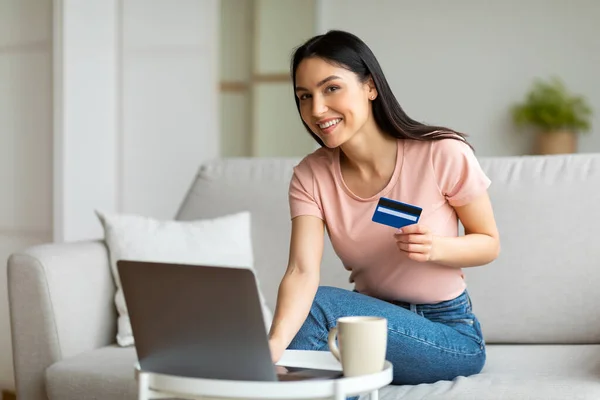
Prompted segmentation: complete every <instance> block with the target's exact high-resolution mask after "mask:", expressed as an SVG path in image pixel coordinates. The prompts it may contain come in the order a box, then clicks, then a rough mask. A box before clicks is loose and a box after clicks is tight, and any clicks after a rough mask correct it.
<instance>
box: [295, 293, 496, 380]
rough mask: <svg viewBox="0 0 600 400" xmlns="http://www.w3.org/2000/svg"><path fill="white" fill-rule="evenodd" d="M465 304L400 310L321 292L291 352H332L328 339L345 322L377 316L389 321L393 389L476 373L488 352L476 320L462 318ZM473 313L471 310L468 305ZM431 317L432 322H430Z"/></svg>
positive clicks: (376, 301)
mask: <svg viewBox="0 0 600 400" xmlns="http://www.w3.org/2000/svg"><path fill="white" fill-rule="evenodd" d="M461 301H462V299H461V298H460V297H459V298H457V299H455V300H451V301H450V302H443V303H440V304H439V305H438V306H437V307H435V306H432V307H430V308H428V307H427V306H417V308H416V310H415V311H414V312H413V311H410V310H408V309H405V308H403V307H401V306H398V305H394V304H391V303H389V302H386V301H383V300H379V299H376V298H373V297H369V296H366V295H362V294H360V293H356V292H352V291H349V290H345V289H339V288H333V287H320V288H319V290H318V291H317V295H316V296H315V300H314V302H313V305H312V307H311V310H310V313H309V315H308V317H307V319H306V321H305V322H304V324H303V326H302V328H301V329H300V331H299V332H298V334H297V335H296V337H295V338H294V340H293V341H292V343H291V344H290V347H289V348H293V349H306V350H328V345H327V335H328V332H329V330H330V329H331V328H332V327H334V326H335V324H336V320H337V319H338V318H340V317H343V316H355V315H373V316H380V317H384V318H386V319H387V320H388V348H387V354H386V358H387V359H388V360H389V361H390V362H392V364H393V365H394V383H395V384H418V383H428V382H435V381H438V380H441V379H453V378H454V377H456V376H459V375H471V374H473V373H477V372H479V371H480V370H481V368H482V367H483V363H484V361H485V347H484V343H483V340H482V339H481V335H480V332H478V331H477V330H478V323H477V324H475V323H470V322H469V321H470V320H474V321H476V318H475V316H474V315H471V314H469V315H462V314H460V312H459V308H460V307H464V305H461ZM468 304H469V307H470V303H468ZM428 317H429V318H428Z"/></svg>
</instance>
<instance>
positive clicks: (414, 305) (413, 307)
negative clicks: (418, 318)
mask: <svg viewBox="0 0 600 400" xmlns="http://www.w3.org/2000/svg"><path fill="white" fill-rule="evenodd" d="M410 311H412V312H414V313H415V314H416V313H417V305H416V304H413V303H410Z"/></svg>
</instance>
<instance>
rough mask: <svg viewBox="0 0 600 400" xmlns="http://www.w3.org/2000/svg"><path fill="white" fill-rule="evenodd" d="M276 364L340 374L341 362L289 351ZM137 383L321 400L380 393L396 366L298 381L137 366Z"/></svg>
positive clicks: (190, 392)
mask: <svg viewBox="0 0 600 400" xmlns="http://www.w3.org/2000/svg"><path fill="white" fill-rule="evenodd" d="M277 365H280V366H284V367H304V368H319V369H332V370H337V371H341V370H342V368H341V365H340V363H339V362H338V361H337V360H336V359H335V358H334V357H333V355H332V354H331V353H330V352H327V351H308V350H286V351H285V353H284V354H283V356H282V358H281V360H280V361H279V362H278V363H277ZM136 373H137V375H138V380H139V379H140V376H142V375H143V376H144V380H145V381H146V382H145V384H146V385H147V387H148V389H150V390H151V391H152V392H158V393H161V394H172V395H178V396H181V397H192V398H193V397H199V396H215V397H230V398H236V397H238V398H249V397H250V398H261V399H275V398H278V399H284V398H296V399H298V398H306V399H309V398H318V397H330V396H334V395H336V394H337V393H340V392H341V393H343V394H345V395H355V394H358V393H365V392H370V391H373V390H378V389H380V388H382V387H384V386H386V385H388V384H389V383H391V382H392V377H393V367H392V364H391V363H390V362H389V361H385V363H384V368H383V370H382V371H380V372H377V373H374V374H369V375H361V376H356V377H341V378H337V379H314V380H298V381H273V382H268V381H260V382H259V381H234V380H222V379H203V378H191V377H182V376H173V375H166V374H159V373H153V372H146V371H142V370H140V367H139V364H136Z"/></svg>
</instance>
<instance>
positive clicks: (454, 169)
mask: <svg viewBox="0 0 600 400" xmlns="http://www.w3.org/2000/svg"><path fill="white" fill-rule="evenodd" d="M431 160H432V164H433V170H434V174H435V177H436V181H437V184H438V187H439V189H440V191H441V193H442V195H443V196H444V197H445V198H446V199H447V201H448V203H449V204H450V205H452V206H463V205H466V204H468V203H470V202H471V201H472V200H473V199H474V198H476V197H477V196H479V195H481V194H483V193H484V192H485V191H486V190H487V189H488V187H489V186H490V183H491V181H490V179H489V178H488V177H487V175H486V174H485V172H484V171H483V169H482V168H481V166H480V164H479V161H478V160H477V158H476V157H475V154H474V153H473V150H472V149H471V147H469V145H468V144H467V143H466V142H463V141H462V140H457V139H441V140H436V141H433V142H432V150H431Z"/></svg>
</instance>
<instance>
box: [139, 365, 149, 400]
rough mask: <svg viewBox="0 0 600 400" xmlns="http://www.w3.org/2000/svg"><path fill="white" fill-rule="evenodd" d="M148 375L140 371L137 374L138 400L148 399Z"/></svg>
mask: <svg viewBox="0 0 600 400" xmlns="http://www.w3.org/2000/svg"><path fill="white" fill-rule="evenodd" d="M148 392H149V390H148V375H147V374H145V373H143V372H141V373H140V374H139V375H138V400H148Z"/></svg>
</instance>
